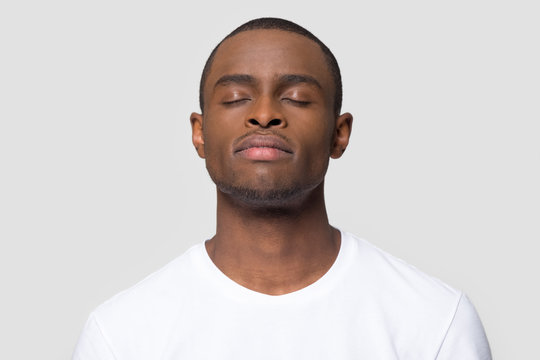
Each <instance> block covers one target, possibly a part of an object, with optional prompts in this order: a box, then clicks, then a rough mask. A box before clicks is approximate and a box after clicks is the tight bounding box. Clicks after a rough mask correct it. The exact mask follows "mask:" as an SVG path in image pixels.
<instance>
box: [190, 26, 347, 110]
mask: <svg viewBox="0 0 540 360" xmlns="http://www.w3.org/2000/svg"><path fill="white" fill-rule="evenodd" d="M249 30H283V31H289V32H292V33H296V34H299V35H302V36H304V37H306V38H308V39H310V40H312V41H314V42H315V43H317V44H318V45H319V47H320V48H321V50H322V52H323V54H324V57H325V58H326V62H327V63H328V67H329V70H330V74H331V75H332V78H333V80H334V86H335V92H334V112H335V114H336V116H337V115H339V112H340V111H341V103H342V99H343V89H342V84H341V72H340V70H339V65H338V63H337V60H336V58H335V57H334V54H332V52H331V51H330V49H329V48H328V47H327V46H326V45H325V44H324V43H323V42H322V41H321V40H319V39H318V38H317V37H316V36H315V35H313V34H312V33H311V32H310V31H308V30H307V29H305V28H303V27H302V26H300V25H298V24H296V23H294V22H292V21H289V20H285V19H280V18H271V17H264V18H258V19H254V20H250V21H248V22H246V23H245V24H243V25H240V26H239V27H237V28H236V29H235V30H234V31H233V32H231V33H230V34H229V35H227V36H226V37H225V38H224V39H223V40H221V41H220V42H219V44H217V46H216V47H215V48H214V50H212V52H211V53H210V56H209V57H208V60H206V64H205V65H204V69H203V72H202V76H201V82H200V84H199V106H200V107H201V112H203V111H204V110H203V109H204V94H203V92H204V85H205V83H206V79H207V77H208V73H209V72H210V68H211V67H212V62H213V60H214V57H215V55H216V53H217V50H218V49H219V47H220V46H221V44H222V43H223V42H224V41H225V40H227V39H228V38H231V37H233V36H235V35H236V34H238V33H241V32H244V31H249Z"/></svg>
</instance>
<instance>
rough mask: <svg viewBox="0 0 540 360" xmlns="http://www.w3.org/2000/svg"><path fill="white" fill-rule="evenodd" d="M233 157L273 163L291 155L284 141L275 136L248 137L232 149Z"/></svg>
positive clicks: (289, 148) (290, 150)
mask: <svg viewBox="0 0 540 360" xmlns="http://www.w3.org/2000/svg"><path fill="white" fill-rule="evenodd" d="M234 153H235V155H238V156H240V157H243V158H246V159H248V160H257V161H274V160H279V159H282V158H286V157H289V156H291V155H292V153H293V151H292V149H291V147H290V146H289V144H287V142H286V141H284V140H283V139H281V138H280V137H278V136H275V135H252V136H248V137H246V138H245V139H243V140H242V141H240V143H238V144H237V145H236V146H235V147H234Z"/></svg>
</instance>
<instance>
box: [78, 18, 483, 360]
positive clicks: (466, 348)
mask: <svg viewBox="0 0 540 360" xmlns="http://www.w3.org/2000/svg"><path fill="white" fill-rule="evenodd" d="M200 103H201V113H200V114H198V113H193V114H192V115H191V124H192V129H193V144H194V146H195V148H196V151H197V153H198V155H199V156H200V157H201V158H203V159H205V161H206V167H207V169H208V172H209V174H210V176H211V178H212V180H213V181H214V182H215V184H216V187H217V229H216V234H215V236H214V237H213V238H212V239H210V240H208V241H206V242H204V243H201V244H199V245H197V246H194V247H193V248H191V249H190V250H188V251H187V252H186V253H185V254H184V255H182V256H181V257H179V258H178V259H176V260H175V261H173V262H172V263H170V264H169V265H167V266H166V267H164V268H163V269H162V270H160V271H158V272H157V273H155V274H153V275H152V276H150V277H148V278H146V279H145V280H143V281H142V282H140V283H139V284H137V285H135V286H134V287H132V288H131V289H129V290H127V291H124V292H122V293H120V294H119V295H117V296H116V297H114V298H112V299H111V300H109V301H108V302H106V303H104V304H103V305H101V306H100V307H99V308H98V309H97V310H96V311H94V312H93V313H92V315H91V316H90V318H89V320H88V322H87V324H86V327H85V329H84V331H83V334H82V335H81V338H80V340H79V343H78V345H77V349H76V351H75V354H74V359H80V360H86V359H103V360H109V359H117V360H123V359H129V360H135V359H145V360H149V359H370V360H372V359H401V360H404V359H410V360H424V359H426V360H427V359H430V360H432V359H439V360H441V359H459V360H467V359H490V358H491V355H490V350H489V346H488V343H487V340H486V337H485V334H484V330H483V328H482V325H481V323H480V320H479V318H478V316H477V314H476V312H475V310H474V308H473V306H472V305H471V303H470V302H469V301H468V299H467V298H466V297H465V296H464V295H463V294H462V293H461V292H459V291H456V290H454V289H452V288H450V287H448V286H446V285H445V284H443V283H441V282H440V281H438V280H436V279H433V278H431V277H428V276H426V275H424V274H422V273H421V272H419V271H418V270H416V269H415V268H413V267H411V266H409V265H407V264H405V263H403V262H402V261H400V260H398V259H396V258H394V257H392V256H390V255H388V254H386V253H384V252H383V251H381V250H379V249H377V248H375V247H374V246H372V245H371V244H369V243H368V242H366V241H364V240H361V239H358V238H356V237H354V236H353V235H351V234H348V233H346V232H344V231H340V230H337V229H335V228H333V227H332V226H330V225H329V223H328V218H327V214H326V209H325V202H324V176H325V173H326V170H327V167H328V162H329V158H330V157H332V158H339V157H340V156H341V155H342V154H343V152H344V151H345V149H346V147H347V144H348V141H349V136H350V134H351V125H352V116H351V114H349V113H342V114H341V113H340V110H341V109H340V108H341V77H340V72H339V67H338V65H337V62H336V60H335V58H334V56H333V55H332V53H331V52H330V50H328V48H327V47H326V46H325V45H324V44H323V43H321V42H320V41H319V40H318V39H317V38H316V37H314V36H313V35H312V34H311V33H309V32H308V31H307V30H305V29H303V28H301V27H300V26H298V25H296V24H294V23H291V22H288V21H285V20H281V19H272V18H263V19H256V20H253V21H250V22H248V23H246V24H244V25H242V26H241V27H239V28H238V29H236V30H235V31H233V33H231V34H230V35H229V36H227V37H226V38H225V39H224V40H223V41H222V42H221V43H220V44H219V45H218V46H217V47H216V49H215V50H214V51H213V52H212V54H211V55H210V58H209V59H208V61H207V64H206V66H205V68H204V71H203V75H202V78H201V86H200Z"/></svg>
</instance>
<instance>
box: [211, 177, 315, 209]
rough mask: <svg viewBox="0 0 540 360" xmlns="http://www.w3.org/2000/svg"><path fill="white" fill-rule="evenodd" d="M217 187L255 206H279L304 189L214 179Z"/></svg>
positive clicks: (296, 196)
mask: <svg viewBox="0 0 540 360" xmlns="http://www.w3.org/2000/svg"><path fill="white" fill-rule="evenodd" d="M214 183H215V184H216V186H217V188H218V189H219V190H220V191H221V192H223V193H225V194H227V195H229V196H231V197H232V198H234V199H236V200H239V201H241V202H243V203H246V204H249V205H255V206H270V207H273V206H280V205H286V204H287V203H289V202H290V201H292V200H294V199H297V198H298V197H300V195H301V194H302V193H304V191H305V189H302V188H301V187H300V186H295V185H292V186H289V187H282V188H274V189H257V188H253V187H248V186H246V185H239V186H237V185H232V184H226V183H223V182H218V181H214Z"/></svg>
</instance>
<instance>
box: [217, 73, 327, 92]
mask: <svg viewBox="0 0 540 360" xmlns="http://www.w3.org/2000/svg"><path fill="white" fill-rule="evenodd" d="M278 81H279V82H280V83H282V84H309V85H315V86H316V87H318V88H319V89H322V86H321V84H320V83H319V81H317V79H315V78H314V77H313V76H310V75H300V74H283V75H280V76H278ZM255 83H257V80H256V79H255V78H254V77H253V76H251V75H248V74H230V75H223V76H222V77H220V78H219V79H218V80H217V81H216V83H215V85H214V88H216V87H218V86H220V85H221V86H226V85H229V84H244V85H253V84H255Z"/></svg>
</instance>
